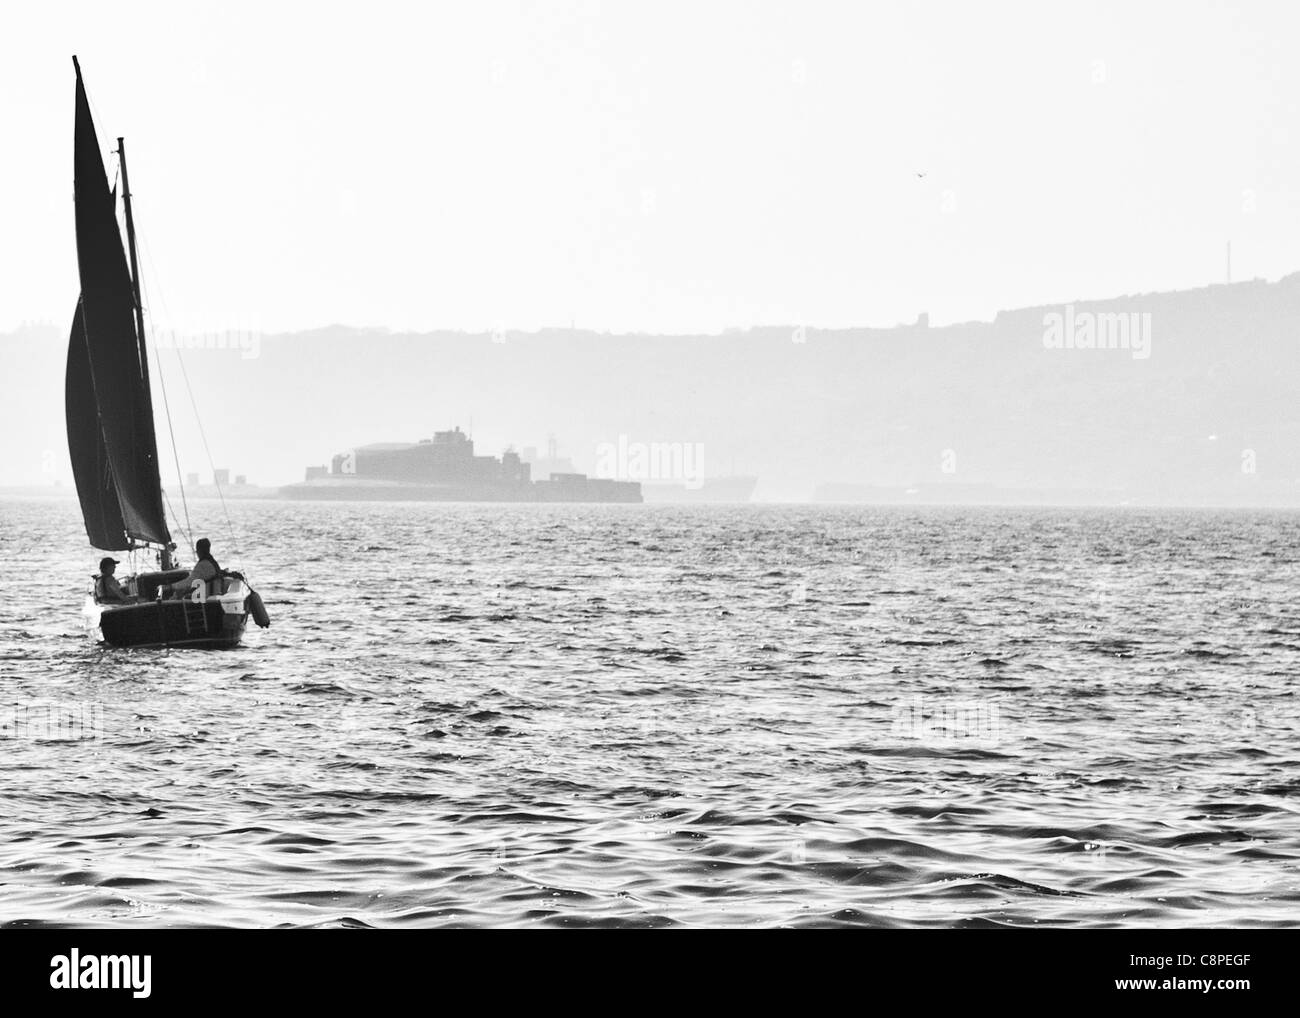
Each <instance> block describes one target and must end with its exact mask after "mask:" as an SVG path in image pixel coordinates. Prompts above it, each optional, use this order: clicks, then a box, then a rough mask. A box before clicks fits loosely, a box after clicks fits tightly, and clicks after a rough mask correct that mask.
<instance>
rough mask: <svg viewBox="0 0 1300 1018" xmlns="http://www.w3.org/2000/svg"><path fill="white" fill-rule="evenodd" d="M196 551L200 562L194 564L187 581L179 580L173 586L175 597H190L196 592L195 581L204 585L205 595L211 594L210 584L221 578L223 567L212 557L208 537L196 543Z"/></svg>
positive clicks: (172, 590)
mask: <svg viewBox="0 0 1300 1018" xmlns="http://www.w3.org/2000/svg"><path fill="white" fill-rule="evenodd" d="M194 551H195V554H197V555H198V557H199V560H198V561H197V562H195V563H194V568H193V569H191V570H190V574H189V575H188V576H186V577H185V579H183V580H177V581H176V582H175V583H173V584H172V585H171V592H172V596H173V597H188V596H189V594H190V593H191V592H192V591H193V590H194V583H195V581H199V582H201V583H203V590H204V593H205V594H207V593H210V592H211V590H212V588H211V587H210V586H209V584H211V583H212V581H213V580H215V579H217V578H218V577H219V576H221V573H222V569H221V566H220V565H218V564H217V560H216V559H215V558H213V557H212V542H211V541H209V540H208V539H207V538H206V537H200V538H199V539H198V540H197V541H195V542H194Z"/></svg>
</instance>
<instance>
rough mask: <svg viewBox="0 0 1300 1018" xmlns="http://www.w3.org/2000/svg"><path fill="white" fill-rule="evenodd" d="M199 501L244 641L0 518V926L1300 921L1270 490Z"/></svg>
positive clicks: (1284, 555) (1295, 646)
mask: <svg viewBox="0 0 1300 1018" xmlns="http://www.w3.org/2000/svg"><path fill="white" fill-rule="evenodd" d="M189 513H190V517H191V520H192V521H193V529H192V530H190V531H188V533H189V536H191V537H194V538H197V537H200V536H207V537H209V538H210V539H211V540H212V545H213V551H214V553H215V555H216V557H217V558H218V560H220V561H221V563H222V564H223V565H224V566H225V567H227V568H230V569H236V568H237V569H242V570H243V571H244V572H245V573H246V575H247V576H248V579H249V581H250V582H251V583H252V585H253V586H254V587H255V588H256V589H257V590H258V591H259V592H260V594H261V595H262V598H263V599H264V601H265V603H266V606H267V609H268V611H269V613H270V616H271V626H270V628H269V629H265V630H261V629H257V628H256V627H254V626H252V625H251V624H250V626H249V628H248V631H247V633H246V634H245V638H244V642H243V645H242V646H241V647H239V648H237V649H234V650H229V651H194V650H115V649H108V648H104V647H102V646H100V645H98V644H97V643H96V640H95V638H94V634H93V632H91V631H90V630H88V629H87V628H86V627H85V625H84V622H83V616H82V609H83V602H84V599H85V594H86V591H87V590H88V588H89V582H90V579H89V578H90V575H91V573H92V572H94V571H95V567H96V563H97V561H98V558H99V553H97V552H94V551H92V550H91V549H90V548H89V547H88V546H87V544H86V538H85V532H84V530H83V528H82V525H81V519H80V515H79V512H78V507H77V503H76V500H75V499H71V498H62V499H59V498H35V497H31V498H18V497H11V498H6V499H4V500H2V501H0V524H2V525H0V564H2V569H3V571H2V572H0V596H3V603H4V609H3V612H2V613H0V750H2V751H3V767H0V924H3V925H5V926H9V927H20V926H46V927H71V928H84V927H109V928H121V927H147V928H165V927H213V926H215V927H240V928H247V927H412V928H414V927H420V928H425V927H449V926H450V927H466V926H470V927H825V926H864V927H1142V928H1150V927H1293V926H1296V925H1300V815H1298V813H1300V724H1298V721H1300V705H1298V704H1297V696H1296V690H1297V685H1298V684H1300V512H1295V511H1280V510H1279V511H1271V510H1270V511H1266V510H1259V511H1244V510H1231V511H1227V510H1224V511H1220V510H1212V509H1199V510H1173V509H1141V508H1114V509H1051V508H956V507H929V508H927V507H901V506H899V507H868V506H799V505H732V506H727V505H694V506H672V505H643V506H635V505H609V506H595V505H457V504H442V505H439V504H423V503H356V504H343V503H328V504H326V503H291V502H279V501H242V502H231V503H229V506H228V514H229V519H227V518H226V517H227V513H226V512H225V511H223V509H222V506H221V505H220V504H219V503H216V502H197V503H192V504H191V505H190V506H189ZM119 557H121V556H119ZM125 570H126V567H125V566H123V567H121V568H120V569H119V573H122V572H125Z"/></svg>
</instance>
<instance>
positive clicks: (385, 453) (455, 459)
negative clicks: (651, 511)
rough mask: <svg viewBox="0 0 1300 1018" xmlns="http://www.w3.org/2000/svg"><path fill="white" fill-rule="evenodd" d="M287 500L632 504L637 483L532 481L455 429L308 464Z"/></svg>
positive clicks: (513, 459) (637, 497) (512, 461)
mask: <svg viewBox="0 0 1300 1018" xmlns="http://www.w3.org/2000/svg"><path fill="white" fill-rule="evenodd" d="M280 494H281V495H282V496H283V497H285V498H291V499H314V500H339V501H396V502H630V503H639V502H641V501H643V499H642V496H641V485H640V484H639V483H637V482H635V481H614V480H607V479H605V478H600V477H588V476H587V475H586V474H580V473H552V474H550V475H549V476H547V477H546V478H545V479H541V480H534V479H533V476H532V467H531V466H530V465H529V464H528V463H525V462H524V461H523V459H522V458H521V457H520V456H519V454H518V453H517V452H514V451H513V450H506V452H505V453H504V454H502V456H501V457H500V458H499V459H498V458H497V457H495V456H478V455H475V453H474V442H473V440H472V439H471V438H470V437H469V436H468V435H466V434H465V433H464V432H463V431H461V430H460V428H454V429H452V430H451V431H438V432H435V433H434V436H433V438H429V439H423V440H422V441H419V442H396V443H395V442H381V443H378V444H374V445H363V446H358V447H357V448H355V449H350V450H348V451H347V452H343V453H339V454H338V455H337V456H335V457H334V458H333V459H332V460H331V462H330V463H329V465H328V466H324V465H322V466H318V467H308V468H307V476H306V479H305V480H304V481H301V482H299V483H297V484H290V485H286V486H285V487H283V488H281V489H280Z"/></svg>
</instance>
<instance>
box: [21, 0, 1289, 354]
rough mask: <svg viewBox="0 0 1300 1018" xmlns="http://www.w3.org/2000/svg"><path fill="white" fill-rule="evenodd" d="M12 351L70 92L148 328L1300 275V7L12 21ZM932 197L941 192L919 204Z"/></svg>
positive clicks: (47, 247)
mask: <svg viewBox="0 0 1300 1018" xmlns="http://www.w3.org/2000/svg"><path fill="white" fill-rule="evenodd" d="M4 21H5V26H4V32H3V38H2V39H0V110H2V111H3V136H4V156H5V157H4V159H3V160H2V161H0V186H2V187H3V193H4V195H5V201H4V204H3V219H2V220H0V223H2V225H3V230H2V231H0V232H2V234H3V237H4V243H3V244H0V273H2V275H3V279H4V280H5V284H4V287H3V289H0V330H6V329H10V328H13V327H14V326H16V325H17V324H18V323H19V322H21V321H24V320H29V319H50V320H53V321H55V322H57V323H59V324H60V325H63V324H66V322H67V321H68V320H69V319H70V316H71V313H72V308H73V304H74V301H75V299H76V295H77V270H76V257H75V249H74V236H73V224H72V203H71V198H72V127H73V82H74V78H73V69H72V63H71V60H70V59H69V58H70V56H71V54H73V53H77V54H78V55H79V56H80V58H81V64H82V68H83V71H84V73H85V75H86V81H87V86H88V90H89V93H90V97H91V100H92V103H93V104H94V108H95V110H96V115H97V122H98V127H99V131H100V137H101V141H103V142H104V144H105V147H106V148H107V147H110V145H111V141H112V138H114V137H116V136H117V135H118V134H119V133H120V134H124V135H126V137H127V143H128V155H129V157H130V160H131V166H130V169H131V179H132V184H133V185H134V189H135V195H136V200H137V217H138V221H139V225H140V229H141V232H142V239H143V245H144V251H145V254H146V256H147V257H146V263H145V278H146V282H147V284H148V286H149V290H150V295H149V296H148V302H149V304H150V306H151V312H152V314H153V317H154V320H155V323H156V324H158V325H163V324H168V323H170V324H172V325H175V326H178V327H181V328H198V327H226V326H232V325H253V326H256V327H260V328H262V329H264V330H268V331H280V330H289V329H298V328H306V327H312V326H316V325H322V324H326V323H331V322H341V323H347V324H353V325H362V326H364V325H383V326H389V327H391V328H394V329H408V328H415V329H423V328H432V327H450V328H465V329H490V328H492V327H494V326H496V325H503V326H505V327H507V328H535V327H538V326H544V325H555V324H564V325H567V324H568V323H569V322H570V321H571V320H575V321H576V323H577V324H578V326H579V327H588V328H596V329H608V330H651V331H714V330H719V329H722V328H724V327H727V326H729V325H750V324H761V323H786V322H803V323H807V324H810V325H848V324H874V325H887V324H892V323H893V322H896V321H900V320H911V319H913V318H915V316H916V314H917V313H918V312H920V311H922V310H927V311H929V312H930V313H931V316H932V320H933V321H934V322H936V323H942V322H948V321H961V320H966V319H971V318H985V317H989V316H991V315H992V314H993V313H994V312H996V311H997V310H998V309H999V308H1006V307H1016V306H1024V305H1029V304H1035V303H1044V302H1049V301H1061V300H1068V299H1071V298H1074V297H1086V296H1092V297H1102V296H1109V295H1115V294H1122V293H1131V292H1140V291H1149V290H1155V289H1172V288H1181V287H1190V286H1195V285H1200V284H1203V283H1205V282H1207V281H1218V280H1221V279H1222V278H1223V277H1224V272H1225V268H1224V247H1225V242H1226V241H1228V240H1229V239H1231V240H1232V242H1233V253H1234V264H1235V272H1234V275H1235V276H1236V277H1237V278H1243V277H1247V276H1264V277H1267V278H1276V277H1278V276H1280V275H1283V274H1286V273H1288V272H1291V271H1294V270H1296V269H1297V268H1300V201H1298V200H1297V187H1296V185H1297V183H1300V122H1297V117H1300V81H1298V78H1300V67H1298V66H1297V62H1296V61H1295V59H1294V48H1295V42H1296V39H1297V38H1300V35H1298V33H1297V28H1300V7H1297V5H1295V4H1293V3H1285V2H1279V3H1234V4H1227V3H1189V2H1168V3H1133V2H1121V3H1113V4H1112V3H1080V4H1063V3H1052V4H1039V3H1023V4H1019V3H1017V4H1012V3H987V2H982V3H978V4H971V3H961V2H958V3H938V2H933V3H915V4H893V3H844V4H832V3H808V2H798V3H796V2H793V0H791V2H784V3H755V2H745V3H721V2H702V3H701V2H696V3H663V2H655V3H631V2H624V3H607V4H602V3H577V2H574V3H505V2H502V3H472V4H471V3H464V2H456V3H433V4H418V5H417V4H413V3H408V4H397V3H365V4H361V3H349V4H329V3H318V4H312V5H305V4H303V5H298V4H294V5H290V4H281V5H268V4H263V3H255V4H254V3H225V4H221V5H212V4H208V5H203V6H202V7H198V6H197V5H187V4H179V5H178V4H174V3H166V4H163V3H159V4H130V3H120V2H115V3H111V4H105V3H85V4H24V5H21V6H17V5H11V6H9V7H8V8H6V11H5V17H4ZM920 173H923V174H924V177H918V174H920Z"/></svg>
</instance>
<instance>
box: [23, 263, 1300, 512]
mask: <svg viewBox="0 0 1300 1018" xmlns="http://www.w3.org/2000/svg"><path fill="white" fill-rule="evenodd" d="M1066 314H1067V309H1066V305H1065V304H1060V305H1050V306H1049V305H1045V306H1043V307H1035V308H1025V309H1020V310H1015V311H1006V312H1003V313H1001V314H999V315H998V316H997V318H996V320H995V321H993V322H972V323H967V324H960V325H950V326H946V327H933V328H931V327H926V326H925V325H924V324H923V323H918V324H917V325H910V326H899V327H897V328H892V329H851V330H837V331H823V330H818V329H800V328H796V327H794V326H789V327H771V328H760V329H751V330H747V331H744V332H735V331H732V332H728V333H727V334H725V335H721V336H717V335H712V336H647V335H603V334H594V333H590V332H582V331H575V330H566V329H555V330H544V331H541V332H537V333H530V334H524V333H516V332H506V333H498V334H495V335H493V334H490V333H483V334H478V335H469V334H464V333H432V334H425V335H411V334H390V333H387V332H385V331H382V330H375V329H355V328H346V327H341V326H340V327H335V328H329V329H323V330H316V331H312V332H302V333H295V334H291V335H271V336H259V337H243V345H242V346H241V345H240V342H239V340H238V339H235V340H233V341H232V340H230V339H227V340H226V344H225V348H222V347H221V346H219V345H217V343H216V341H215V340H209V341H208V345H207V346H198V347H195V348H192V349H186V350H185V351H184V359H185V364H186V371H187V374H188V377H189V381H190V383H191V386H192V389H193V392H194V396H195V399H196V401H197V403H198V405H199V407H200V409H201V410H202V412H203V420H204V424H205V427H206V430H207V436H208V442H209V445H210V446H211V447H212V451H213V455H214V457H215V459H216V461H217V462H216V466H218V467H229V468H230V469H231V470H232V471H234V472H238V473H241V474H246V475H247V476H248V479H249V482H250V483H253V484H261V485H277V484H280V483H284V482H289V481H296V480H301V479H302V476H303V469H304V467H305V466H307V465H308V464H322V463H327V462H328V461H329V459H330V457H331V456H332V455H333V454H335V453H337V452H341V451H344V450H345V449H349V448H352V447H355V446H359V445H366V444H370V443H374V442H407V441H414V440H417V439H420V438H426V437H428V436H429V435H431V434H432V433H433V432H434V431H435V430H441V429H443V428H449V427H452V426H454V425H460V426H461V427H462V428H466V429H468V428H469V427H470V425H471V419H472V425H473V429H474V438H475V441H476V443H477V445H478V451H479V452H480V453H484V454H489V453H490V454H493V455H499V454H500V453H501V451H502V450H503V449H504V448H506V446H508V445H513V446H514V447H515V448H516V449H520V448H522V447H524V446H529V445H532V446H537V447H539V448H542V447H545V446H546V439H547V436H548V435H550V434H554V435H555V436H556V439H557V442H558V448H559V454H560V455H562V456H566V457H569V458H571V459H572V460H573V461H574V463H575V465H576V466H577V468H578V469H580V470H588V471H591V470H594V468H595V467H596V462H597V453H598V449H599V448H600V446H601V444H602V443H617V442H618V441H619V440H620V436H622V437H623V439H624V440H625V441H627V442H633V443H636V442H640V443H702V445H703V451H704V472H705V473H706V474H709V475H721V474H730V473H733V472H735V473H744V474H754V475H757V476H758V477H759V486H758V489H757V491H756V493H755V498H757V499H763V498H796V499H806V498H809V497H812V495H813V493H814V491H816V490H818V489H819V488H820V489H821V491H822V492H823V493H826V492H829V493H830V495H831V497H841V498H843V497H848V498H858V497H862V498H869V499H870V498H873V496H872V490H873V489H883V490H885V491H886V492H887V493H888V492H892V491H894V490H895V489H898V488H907V487H913V488H917V489H918V490H921V489H925V490H930V491H934V490H936V489H938V488H941V487H942V486H945V485H947V486H949V489H950V490H949V493H948V495H944V496H943V497H942V498H941V500H943V499H946V498H948V497H949V496H950V497H951V498H952V499H954V500H957V501H964V500H973V501H984V500H987V492H988V491H989V490H990V489H996V490H999V491H1002V490H1014V491H1017V492H1022V493H1023V492H1046V493H1054V494H1052V495H1051V497H1052V499H1053V500H1065V501H1070V500H1073V499H1075V498H1083V499H1084V500H1087V497H1088V496H1089V493H1096V494H1097V497H1098V498H1099V499H1100V500H1102V501H1111V500H1124V499H1129V500H1135V501H1171V502H1179V501H1186V502H1255V503H1259V504H1281V503H1286V504H1295V505H1300V274H1297V275H1291V276H1288V277H1286V278H1284V279H1282V280H1279V281H1277V282H1273V283H1268V282H1263V281H1255V282H1247V283H1239V284H1233V285H1222V286H1209V287H1205V288H1202V289H1198V290H1191V291H1183V292H1176V293H1150V294H1137V295H1131V296H1125V297H1116V298H1113V299H1109V300H1104V301H1088V300H1077V301H1074V302H1072V304H1071V306H1070V308H1069V311H1068V314H1069V317H1070V320H1071V322H1072V325H1073V328H1074V330H1075V331H1076V332H1077V333H1078V334H1079V337H1080V338H1086V336H1085V335H1084V332H1085V331H1086V330H1082V329H1081V327H1080V323H1081V322H1084V323H1086V322H1088V321H1090V320H1093V321H1097V320H1100V321H1101V326H1100V327H1101V328H1102V329H1103V331H1104V330H1105V329H1106V328H1114V327H1115V325H1116V322H1117V321H1119V320H1118V319H1116V318H1106V319H1099V317H1098V316H1111V315H1124V316H1130V315H1132V316H1138V317H1137V318H1136V319H1132V321H1133V322H1136V323H1139V329H1148V330H1149V337H1150V346H1149V351H1147V352H1148V353H1149V356H1145V357H1143V356H1141V353H1142V352H1143V351H1142V350H1140V349H1132V348H1129V349H1122V348H1121V349H1095V348H1094V349H1078V348H1074V349H1066V348H1059V349H1058V348H1051V347H1049V346H1048V345H1046V344H1045V337H1046V339H1047V340H1048V341H1051V340H1052V339H1053V336H1052V335H1051V327H1050V324H1049V323H1050V322H1051V321H1052V319H1050V318H1049V316H1051V315H1061V316H1062V317H1063V318H1064V317H1065V316H1066ZM1088 316H1094V318H1093V319H1089V317H1088ZM1141 316H1149V318H1145V319H1143V318H1142V317H1141ZM1126 320H1128V319H1126ZM1143 323H1144V324H1143ZM1059 331H1060V330H1058V332H1059ZM1138 334H1139V333H1138V332H1135V333H1134V335H1138ZM1057 338H1059V337H1057ZM65 344H66V331H65V330H64V329H63V328H60V327H52V326H44V327H35V328H27V329H24V330H20V331H19V332H17V333H13V334H9V335H6V336H0V356H2V357H3V363H4V365H5V371H4V376H3V377H4V381H3V383H0V384H2V388H0V455H2V456H3V459H2V460H0V464H2V465H0V484H14V485H19V484H40V483H46V482H47V481H48V480H52V479H56V478H57V477H59V476H62V478H63V479H64V483H70V481H69V477H70V475H69V474H68V472H67V469H66V445H65V440H64V435H63V423H62V421H63V402H62V401H63V357H64V346H65ZM160 353H161V356H160V361H161V368H162V373H163V376H164V377H165V379H166V381H167V385H168V395H169V399H170V402H171V406H172V411H173V417H174V418H175V421H176V426H177V440H178V443H179V445H180V448H181V454H182V468H183V469H184V470H185V471H186V472H189V471H198V472H200V473H202V474H204V475H205V476H206V475H207V473H208V466H207V463H206V460H205V459H204V457H203V453H202V444H201V442H200V441H199V438H198V434H197V432H196V431H195V430H194V427H193V425H192V423H191V422H192V418H193V414H192V413H191V411H190V407H189V397H188V395H187V392H186V388H185V384H184V381H183V379H182V378H181V376H180V374H179V372H178V370H177V366H176V360H175V353H174V352H173V351H171V350H167V349H164V350H162V351H160ZM156 402H157V404H158V406H157V410H158V412H159V414H160V415H161V411H162V406H161V400H157V401H156ZM160 434H161V435H162V436H163V441H164V444H165V443H166V425H165V423H164V424H161V425H160ZM163 460H164V466H165V470H164V480H165V481H167V480H169V478H171V477H174V468H172V466H171V454H170V450H169V449H168V451H166V452H165V453H164V455H163ZM51 464H53V466H51ZM855 493H856V494H855ZM982 493H984V494H982ZM1016 497H1017V498H1019V497H1020V496H1016ZM891 498H893V495H889V494H887V496H886V497H885V499H884V500H889V499H891ZM1030 500H1032V498H1031V499H1030Z"/></svg>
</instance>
